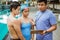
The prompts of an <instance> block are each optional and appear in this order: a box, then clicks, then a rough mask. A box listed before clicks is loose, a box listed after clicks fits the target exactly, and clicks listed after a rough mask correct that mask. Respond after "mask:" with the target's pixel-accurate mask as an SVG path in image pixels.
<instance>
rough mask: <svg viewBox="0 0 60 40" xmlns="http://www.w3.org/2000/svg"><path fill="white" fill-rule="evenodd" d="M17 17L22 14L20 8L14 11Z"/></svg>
mask: <svg viewBox="0 0 60 40" xmlns="http://www.w3.org/2000/svg"><path fill="white" fill-rule="evenodd" d="M14 13H15V15H18V14H19V13H20V6H18V7H17V9H15V10H14Z"/></svg>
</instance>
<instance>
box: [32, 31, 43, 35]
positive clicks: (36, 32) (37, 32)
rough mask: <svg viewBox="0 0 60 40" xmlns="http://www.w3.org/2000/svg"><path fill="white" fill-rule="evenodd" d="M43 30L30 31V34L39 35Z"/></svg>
mask: <svg viewBox="0 0 60 40" xmlns="http://www.w3.org/2000/svg"><path fill="white" fill-rule="evenodd" d="M43 31H44V30H31V34H39V33H42V32H43Z"/></svg>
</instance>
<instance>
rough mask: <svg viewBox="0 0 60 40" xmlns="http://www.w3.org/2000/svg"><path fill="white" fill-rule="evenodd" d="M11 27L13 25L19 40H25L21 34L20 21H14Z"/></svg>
mask: <svg viewBox="0 0 60 40" xmlns="http://www.w3.org/2000/svg"><path fill="white" fill-rule="evenodd" d="M13 25H14V28H15V30H16V32H17V35H18V37H19V38H20V39H21V40H25V38H24V37H23V35H22V32H21V23H20V21H14V22H13Z"/></svg>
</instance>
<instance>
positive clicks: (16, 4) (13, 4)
mask: <svg viewBox="0 0 60 40" xmlns="http://www.w3.org/2000/svg"><path fill="white" fill-rule="evenodd" d="M18 6H20V4H19V2H16V1H15V2H12V3H11V5H10V11H12V8H14V9H17V7H18Z"/></svg>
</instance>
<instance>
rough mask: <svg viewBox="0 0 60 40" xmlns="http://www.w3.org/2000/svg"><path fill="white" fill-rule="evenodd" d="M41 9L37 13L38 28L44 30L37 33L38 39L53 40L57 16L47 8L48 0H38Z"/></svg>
mask: <svg viewBox="0 0 60 40" xmlns="http://www.w3.org/2000/svg"><path fill="white" fill-rule="evenodd" d="M37 6H38V9H39V11H38V12H37V14H36V30H43V32H42V33H39V34H36V40H52V32H53V31H54V30H56V28H57V26H56V24H57V23H56V18H55V15H53V12H52V11H51V10H49V9H47V0H38V1H37Z"/></svg>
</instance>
